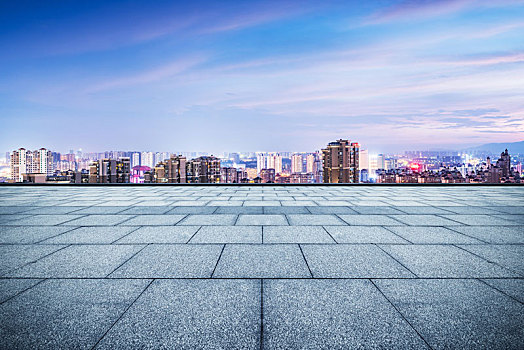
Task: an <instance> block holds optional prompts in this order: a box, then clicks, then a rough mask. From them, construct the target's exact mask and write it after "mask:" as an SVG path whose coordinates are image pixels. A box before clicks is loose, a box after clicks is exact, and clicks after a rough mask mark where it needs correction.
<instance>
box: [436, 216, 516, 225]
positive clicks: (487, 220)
mask: <svg viewBox="0 0 524 350" xmlns="http://www.w3.org/2000/svg"><path fill="white" fill-rule="evenodd" d="M442 216H443V217H445V218H448V219H451V220H453V221H457V222H461V223H463V224H465V225H473V226H485V225H499V226H502V225H519V223H518V222H514V221H511V220H505V219H501V218H497V217H494V216H490V215H458V214H457V215H442Z"/></svg>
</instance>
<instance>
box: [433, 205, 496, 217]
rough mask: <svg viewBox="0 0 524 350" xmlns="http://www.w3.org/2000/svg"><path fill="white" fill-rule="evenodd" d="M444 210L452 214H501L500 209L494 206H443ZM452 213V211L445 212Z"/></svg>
mask: <svg viewBox="0 0 524 350" xmlns="http://www.w3.org/2000/svg"><path fill="white" fill-rule="evenodd" d="M441 208H442V209H444V210H447V211H449V212H451V213H452V214H466V215H488V214H500V212H499V211H496V210H495V209H492V208H486V207H473V206H468V207H441ZM445 214H450V213H445Z"/></svg>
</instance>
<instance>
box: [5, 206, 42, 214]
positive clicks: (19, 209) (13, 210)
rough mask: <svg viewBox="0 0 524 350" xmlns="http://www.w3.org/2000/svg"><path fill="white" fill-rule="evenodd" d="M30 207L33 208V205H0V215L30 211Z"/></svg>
mask: <svg viewBox="0 0 524 350" xmlns="http://www.w3.org/2000/svg"><path fill="white" fill-rule="evenodd" d="M32 209H34V207H13V206H9V207H5V206H0V215H5V214H20V213H24V212H27V211H30V210H32Z"/></svg>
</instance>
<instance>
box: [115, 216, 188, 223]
mask: <svg viewBox="0 0 524 350" xmlns="http://www.w3.org/2000/svg"><path fill="white" fill-rule="evenodd" d="M185 217H186V216H185V215H181V214H179V215H176V214H175V215H169V214H165V215H155V214H150V215H137V216H130V219H129V220H125V221H124V222H122V223H120V225H121V226H157V225H176V224H177V223H179V222H180V221H181V220H182V219H183V218H185Z"/></svg>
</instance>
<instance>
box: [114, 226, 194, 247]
mask: <svg viewBox="0 0 524 350" xmlns="http://www.w3.org/2000/svg"><path fill="white" fill-rule="evenodd" d="M199 228H200V226H142V227H140V228H138V229H136V230H135V228H133V230H134V231H133V232H131V233H130V234H128V235H126V236H124V237H122V238H121V239H119V240H118V241H116V242H115V244H144V243H147V244H149V243H187V242H188V241H189V239H190V238H191V237H193V235H194V234H195V233H196V232H197V231H198V229H199Z"/></svg>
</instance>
